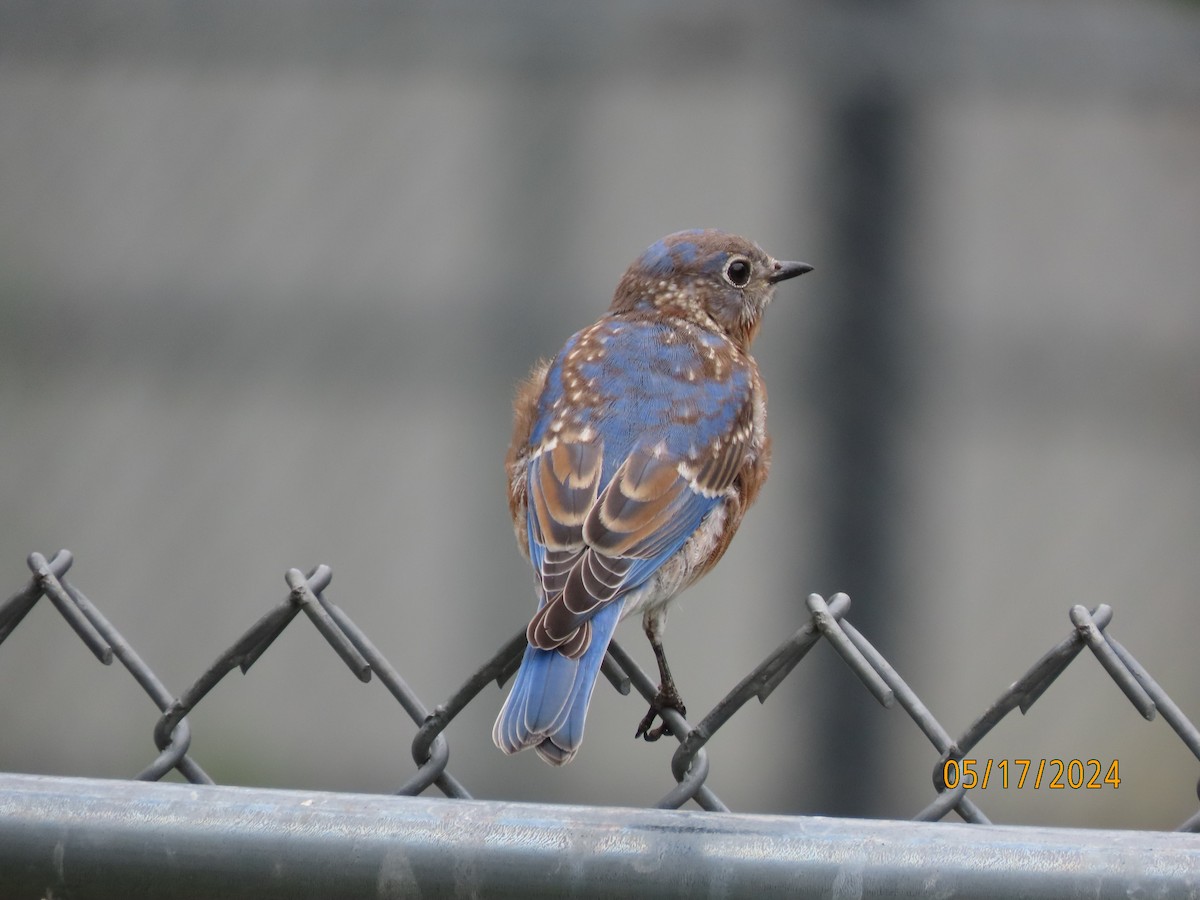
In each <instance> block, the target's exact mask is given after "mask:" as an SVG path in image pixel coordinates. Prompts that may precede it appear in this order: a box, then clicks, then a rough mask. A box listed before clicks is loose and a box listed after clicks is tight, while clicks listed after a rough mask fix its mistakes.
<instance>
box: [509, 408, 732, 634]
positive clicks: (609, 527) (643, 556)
mask: <svg viewBox="0 0 1200 900" xmlns="http://www.w3.org/2000/svg"><path fill="white" fill-rule="evenodd" d="M726 403H727V404H733V405H735V406H737V407H738V408H737V409H735V410H733V411H732V414H730V411H729V410H722V415H720V416H719V417H718V418H719V420H720V421H722V423H724V424H725V427H724V428H722V429H721V430H720V431H719V432H717V433H712V434H705V429H704V428H703V427H699V428H697V429H695V434H696V436H697V437H699V438H701V439H703V438H707V440H702V443H701V445H700V446H699V447H696V446H695V445H689V447H688V449H687V451H686V452H684V453H682V454H680V453H673V452H672V451H671V450H670V448H669V447H668V442H667V440H665V439H661V440H658V441H656V442H655V443H653V444H649V445H648V443H647V442H640V443H636V444H635V445H634V447H633V449H632V450H631V451H630V452H629V453H628V454H627V455H626V456H625V458H624V459H623V460H621V462H620V464H619V465H618V466H617V467H616V470H615V471H614V472H613V475H612V477H611V478H609V479H608V481H607V483H606V484H602V483H601V481H602V477H601V476H602V472H603V470H604V452H605V447H604V443H603V440H602V438H601V437H600V435H599V434H598V433H596V432H594V431H593V432H589V433H588V437H590V438H591V439H590V440H586V441H585V440H583V439H582V437H581V436H576V437H574V439H571V438H568V437H567V436H566V435H560V436H558V437H557V438H555V439H554V440H552V441H551V442H550V444H551V446H549V447H548V448H547V449H545V450H544V451H543V452H541V453H538V454H536V455H534V457H533V459H532V460H531V461H530V463H529V469H528V492H529V493H528V496H529V511H528V523H527V527H528V530H529V547H530V558H531V559H532V561H533V564H534V568H535V569H536V571H537V574H538V578H539V580H540V582H541V585H542V591H543V593H542V606H541V608H540V609H539V610H538V613H537V615H535V616H534V619H533V621H532V622H531V623H530V625H529V629H528V635H529V642H530V644H531V645H532V646H534V647H538V648H541V649H546V650H549V649H558V650H559V651H560V652H562V653H564V654H566V655H567V656H571V657H578V656H580V655H582V654H583V652H584V651H586V650H587V647H588V644H589V643H590V640H591V629H590V624H589V620H590V619H591V617H592V616H593V615H595V613H596V612H597V611H598V610H599V609H600V608H601V607H603V606H604V605H606V604H607V603H610V602H612V601H613V600H614V599H615V598H617V597H618V596H621V595H623V594H624V593H627V592H628V591H630V590H634V589H636V588H638V587H640V586H641V585H642V584H644V583H645V582H646V580H647V579H649V578H650V577H651V575H653V573H654V572H655V571H656V570H657V569H658V568H659V566H661V565H662V564H663V563H664V562H666V561H667V560H668V559H670V558H671V557H672V556H673V555H674V554H675V553H676V552H677V551H678V550H679V549H680V548H681V547H683V545H684V544H685V542H686V541H687V540H688V538H689V537H691V536H692V534H693V533H694V532H695V531H696V529H697V528H698V527H699V526H700V523H701V521H702V520H703V519H704V517H705V516H706V515H707V514H708V513H709V512H710V511H711V510H712V509H713V508H714V507H715V506H716V505H717V504H718V503H720V502H721V500H722V499H723V498H724V497H725V496H726V495H727V494H728V492H729V491H730V489H731V486H732V484H733V481H734V479H735V478H736V477H737V474H738V471H739V469H740V468H741V466H742V464H743V462H744V461H745V459H746V455H747V452H748V442H749V440H750V434H751V431H752V429H751V427H750V419H751V416H752V415H753V413H752V405H751V402H750V398H749V397H748V396H739V395H737V394H731V395H730V396H729V398H728V400H727V401H726ZM712 430H713V429H709V431H710V432H711V431H712Z"/></svg>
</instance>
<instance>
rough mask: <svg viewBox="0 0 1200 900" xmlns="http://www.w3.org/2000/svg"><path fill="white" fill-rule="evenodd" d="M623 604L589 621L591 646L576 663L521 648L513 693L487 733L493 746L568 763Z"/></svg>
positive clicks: (549, 652) (551, 653) (579, 740)
mask: <svg viewBox="0 0 1200 900" xmlns="http://www.w3.org/2000/svg"><path fill="white" fill-rule="evenodd" d="M624 605H625V601H624V599H623V598H622V599H620V600H617V601H616V602H614V603H611V604H609V605H608V606H605V607H604V608H603V609H601V610H600V611H599V612H598V613H596V615H595V616H593V617H592V620H591V622H592V642H591V644H590V645H589V646H588V649H587V650H586V651H585V652H584V654H583V656H581V657H580V658H579V659H570V658H569V657H566V656H564V655H563V654H561V653H559V652H558V651H557V650H539V649H537V648H535V647H526V648H525V656H524V658H523V659H522V660H521V668H520V669H518V670H517V676H516V678H515V679H514V680H513V686H512V691H511V692H510V693H509V695H508V699H507V700H506V701H504V708H503V709H501V710H500V715H499V716H498V717H497V718H496V725H495V727H494V728H493V729H492V739H493V740H494V741H495V742H496V746H497V747H499V748H500V749H501V750H503V751H504V752H505V753H516V752H518V751H520V750H524V749H526V748H527V747H533V748H535V749H536V750H537V753H538V755H539V756H540V757H542V759H544V760H546V761H547V762H549V763H551V764H552V765H556V766H561V765H562V764H563V763H566V762H570V761H571V759H572V758H573V757H574V756H575V754H576V753H577V752H578V750H579V745H580V744H581V743H582V742H583V725H584V720H585V719H586V718H587V710H588V704H589V703H591V699H592V689H593V688H594V687H595V686H596V677H597V675H598V674H599V673H600V664H601V663H602V662H603V661H604V654H605V652H606V651H607V650H608V642H609V641H610V640H611V639H612V635H613V631H614V630H615V629H616V627H617V622H618V621H619V620H620V618H621V608H622V607H623V606H624Z"/></svg>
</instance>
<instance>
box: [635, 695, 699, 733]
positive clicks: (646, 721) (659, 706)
mask: <svg viewBox="0 0 1200 900" xmlns="http://www.w3.org/2000/svg"><path fill="white" fill-rule="evenodd" d="M664 709H673V710H675V711H676V712H678V713H679V714H680V715H681V716H686V715H687V707H686V706H684V705H683V698H682V697H680V696H679V691H677V690H676V689H675V685H673V684H672V685H670V686H669V687H667V688H663V687H660V688H659V689H658V693H657V694H655V695H654V699H653V700H651V701H650V709H649V710H648V711H647V712H646V715H645V716H643V717H642V721H641V722H639V723H638V727H637V731H636V732H635V733H634V735H633V737H634V740H637V739H638V738H644V739H645V740H647V741H649V742H651V743H653V742H654V741H657V740H658V739H659V738H660V737H662V736H663V735H664V734H666V733H667V730H668V728H667V720H666V719H663V720H662V724H661V725H659V726H658V727H657V728H651V727H650V726H651V725H653V724H654V720H655V719H659V718H662V717H661V716H660V713H661V712H662V711H663V710H664Z"/></svg>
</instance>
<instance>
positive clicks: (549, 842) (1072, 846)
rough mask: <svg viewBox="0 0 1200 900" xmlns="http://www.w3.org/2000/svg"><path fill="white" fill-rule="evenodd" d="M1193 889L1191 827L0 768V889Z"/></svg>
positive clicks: (836, 893) (500, 892)
mask: <svg viewBox="0 0 1200 900" xmlns="http://www.w3.org/2000/svg"><path fill="white" fill-rule="evenodd" d="M751 895H752V896H755V897H759V898H763V897H776V896H779V897H783V896H786V897H803V896H822V897H872V896H887V897H931V896H937V897H1002V896H1003V897H1008V896H1021V897H1033V898H1038V897H1056V898H1057V897H1068V896H1070V897H1084V896H1086V897H1091V898H1102V897H1130V896H1139V897H1168V896H1169V897H1188V896H1190V897H1196V896H1200V836H1197V835H1193V834H1165V833H1160V832H1136V831H1099V830H1096V831H1091V830H1083V829H1065V828H1064V829H1058V828H1030V827H1011V826H1000V825H966V824H956V823H928V822H896V821H880V820H867V819H830V818H821V817H788V816H761V815H741V814H734V813H711V812H707V811H692V810H661V809H625V808H604V807H583V806H549V805H534V804H525V803H505V802H495V801H481V800H452V799H433V798H426V797H391V796H378V795H358V794H332V793H321V792H312V791H295V790H264V789H260V788H242V787H223V786H212V785H190V784H188V785H184V784H163V783H145V782H132V781H102V780H96V779H85V778H58V777H46V776H36V775H0V897H5V898H9V897H12V898H18V897H27V898H60V897H70V898H73V900H107V898H121V900H128V898H136V897H154V898H180V900H185V898H201V897H203V898H213V897H220V898H229V900H233V898H242V897H247V898H249V897H253V898H257V900H270V898H305V897H333V896H336V897H416V896H465V897H510V896H521V897H530V896H555V897H616V896H626V897H628V896H656V897H658V896H661V897H706V896H720V897H734V896H751Z"/></svg>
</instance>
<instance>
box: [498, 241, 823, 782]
mask: <svg viewBox="0 0 1200 900" xmlns="http://www.w3.org/2000/svg"><path fill="white" fill-rule="evenodd" d="M811 269H812V266H809V265H807V264H805V263H800V262H779V261H778V260H775V259H773V258H771V257H770V256H768V255H767V254H766V253H764V252H763V251H762V249H760V248H759V247H758V245H757V244H754V243H753V242H751V241H748V240H746V239H745V238H741V237H737V236H736V235H732V234H728V233H726V232H723V231H682V232H679V233H677V234H672V235H669V236H667V237H665V238H663V239H662V240H660V241H658V242H657V243H655V244H652V245H651V246H650V247H649V248H648V249H647V250H646V252H645V253H643V254H642V255H641V257H639V258H638V260H637V261H636V262H635V263H634V264H633V265H632V266H630V268H629V270H628V271H627V272H626V273H625V275H624V276H623V277H622V278H621V281H620V283H619V284H618V285H617V291H616V294H615V295H614V297H613V302H612V306H611V307H610V308H609V311H608V314H607V315H605V316H604V317H603V318H601V319H600V321H598V322H596V324H594V325H592V326H590V327H588V328H585V329H583V330H582V331H580V332H578V333H577V334H575V335H574V336H573V337H571V339H570V340H568V341H567V343H566V345H565V346H564V347H563V348H562V350H560V351H559V353H558V355H557V356H556V357H554V359H553V360H551V361H550V362H545V361H543V362H541V363H539V364H538V365H537V366H536V367H535V368H534V370H533V373H532V374H531V375H530V377H529V378H528V380H526V381H525V382H524V383H523V384H522V385H521V386H520V388H519V389H518V391H517V397H516V401H515V402H514V412H515V420H514V425H513V439H512V446H511V447H510V448H509V451H508V457H507V459H506V461H505V465H506V468H507V470H508V479H509V483H508V505H509V510H510V512H511V514H512V519H513V528H514V529H515V531H516V534H517V541H518V543H519V544H520V545H521V550H522V551H523V552H524V553H525V554H526V556H528V557H529V560H530V562H531V563H532V564H533V569H534V573H535V574H536V576H537V588H538V611H537V613H536V614H535V615H534V617H533V620H532V621H531V622H530V623H529V628H528V630H527V637H528V640H529V646H527V647H526V648H525V656H524V658H523V659H522V661H521V668H520V670H519V671H518V672H517V676H516V679H515V680H514V682H513V686H512V691H511V692H510V693H509V695H508V699H507V700H506V701H505V703H504V708H503V709H501V710H500V715H499V717H498V718H497V719H496V725H495V727H494V728H493V729H492V739H493V740H494V741H495V742H496V746H497V747H499V748H500V749H501V750H503V751H504V752H505V753H516V752H517V751H519V750H524V749H525V748H527V747H533V748H535V749H536V750H537V752H538V755H539V756H541V757H542V759H544V760H546V761H547V762H549V763H551V764H552V765H556V766H558V765H562V764H563V763H566V762H569V761H570V760H571V759H572V758H573V757H574V756H575V754H576V753H577V752H578V750H579V745H580V743H581V742H582V741H583V725H584V718H585V717H586V715H587V708H588V703H589V702H590V701H591V696H592V689H593V687H594V686H595V684H596V676H597V674H598V673H599V670H600V663H601V662H602V661H603V659H604V654H605V651H606V650H607V649H608V643H609V641H610V640H611V638H612V634H613V630H614V629H615V628H616V625H617V622H618V620H620V619H622V618H624V617H625V616H627V615H629V614H630V613H634V612H641V613H642V627H643V628H644V630H645V632H646V636H647V637H648V638H649V639H650V645H651V646H652V647H653V648H654V656H655V658H656V660H657V662H658V669H659V676H660V684H659V689H658V693H657V695H656V696H655V698H654V701H653V702H652V703H651V705H650V710H649V712H647V713H646V716H645V718H643V719H642V721H641V723H640V724H639V726H638V729H637V733H636V735H635V737H643V736H644V737H645V739H646V740H650V741H652V740H657V739H658V738H659V737H661V736H662V734H663V730H664V728H665V725H660V726H659V727H658V728H656V729H653V730H651V728H650V726H651V725H652V724H653V723H654V720H655V718H657V717H658V714H659V713H660V712H661V711H662V710H663V709H665V708H674V709H678V710H679V711H680V712H681V713H682V712H683V711H684V706H683V702H682V700H681V698H680V696H679V692H678V691H677V690H676V688H675V683H674V681H673V679H672V678H671V672H670V669H669V668H668V667H667V658H666V655H665V653H664V651H663V646H662V641H661V638H662V633H663V628H664V626H665V624H666V614H667V613H666V610H667V604H668V603H669V601H670V600H671V599H672V598H673V597H674V596H675V595H676V594H678V593H679V592H680V591H682V590H683V589H684V588H686V587H687V586H688V585H690V584H692V583H693V582H694V581H696V580H697V579H698V578H700V577H701V576H702V575H703V574H704V573H705V572H707V571H708V570H709V569H710V568H712V566H714V565H715V564H716V563H717V561H718V560H719V559H720V558H721V556H722V554H724V552H725V550H726V548H727V547H728V546H729V542H730V541H731V540H732V539H733V535H734V532H736V531H737V528H738V525H739V524H740V523H741V521H742V516H743V515H744V514H745V512H746V509H747V508H748V507H749V506H750V504H751V503H753V502H754V499H755V497H756V496H757V494H758V491H759V489H760V488H761V487H762V484H763V482H764V481H765V480H766V477H767V467H768V464H769V462H770V450H771V448H770V440H769V438H768V436H767V430H766V411H767V407H766V403H767V392H766V388H765V386H764V384H763V381H762V378H761V377H760V376H759V374H758V366H757V364H756V363H755V362H754V358H753V357H752V356H750V344H751V342H752V341H753V340H754V336H755V335H756V334H757V333H758V328H759V325H760V324H761V321H762V314H763V310H764V309H765V308H766V305H767V304H768V303H769V302H770V300H771V297H772V295H773V294H774V292H775V285H776V284H777V283H778V282H780V281H783V280H784V279H787V278H794V277H795V276H797V275H802V274H804V273H805V272H808V271H811Z"/></svg>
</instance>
